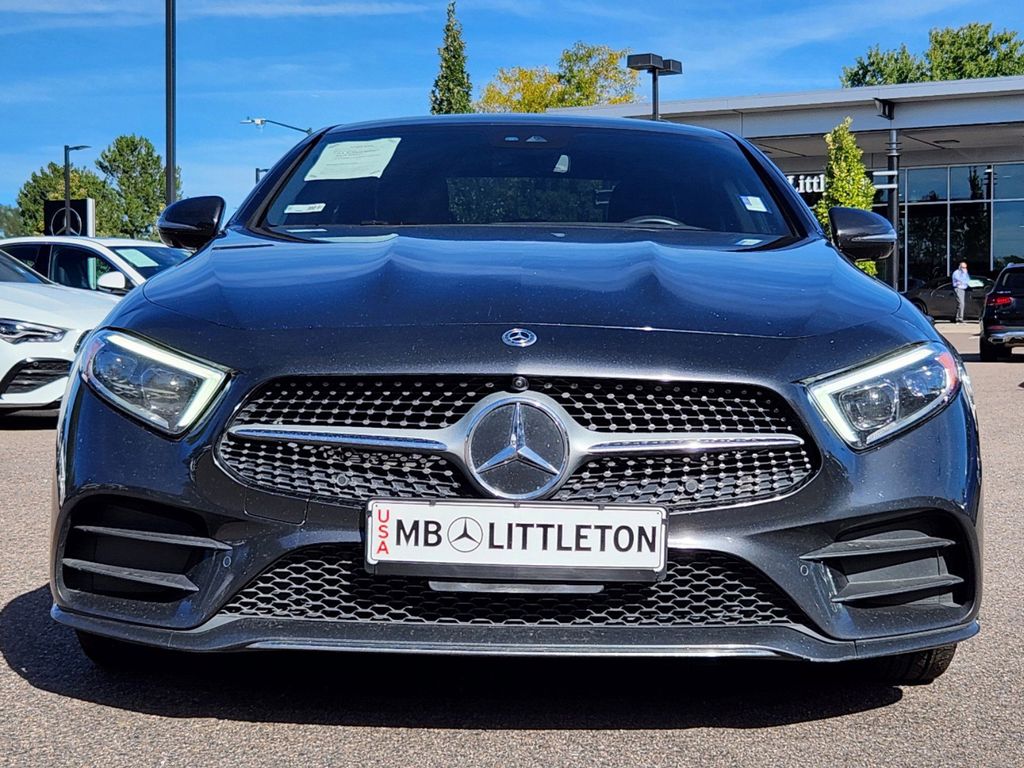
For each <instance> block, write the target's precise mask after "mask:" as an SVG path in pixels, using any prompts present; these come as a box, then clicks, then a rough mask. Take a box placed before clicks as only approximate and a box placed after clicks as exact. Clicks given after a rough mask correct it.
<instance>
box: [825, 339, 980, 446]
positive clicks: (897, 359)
mask: <svg viewBox="0 0 1024 768" xmlns="http://www.w3.org/2000/svg"><path fill="white" fill-rule="evenodd" d="M959 386H960V366H959V365H958V364H957V361H956V359H955V358H954V357H953V355H952V354H951V353H950V351H949V350H948V349H946V347H945V346H943V345H942V344H938V343H930V344H921V345H919V346H915V347H912V348H910V349H904V350H902V351H900V352H897V353H895V354H893V355H890V356H888V357H885V358H883V359H881V360H877V361H875V362H872V363H868V364H867V365H864V366H862V367H860V368H856V369H854V370H852V371H845V372H843V373H839V374H831V375H828V376H825V377H821V378H818V379H815V380H813V381H811V382H810V383H809V387H808V389H809V390H810V394H811V398H812V399H813V401H814V403H815V405H816V406H817V407H818V409H819V410H820V411H821V414H822V415H823V416H824V417H825V420H826V421H827V422H828V423H829V424H830V425H831V426H832V428H833V429H834V430H835V431H836V432H838V433H839V436H840V437H842V438H843V440H845V441H846V442H847V443H849V444H850V445H851V446H853V447H854V448H866V447H868V446H870V445H874V444H875V443H878V442H879V441H881V440H884V439H885V438H887V437H890V436H891V435H894V434H896V433H897V432H900V431H902V430H904V429H907V428H908V427H910V426H912V425H913V424H916V423H917V422H919V421H921V420H922V419H924V418H926V417H927V416H928V415H929V414H931V413H934V412H935V411H936V410H938V409H939V408H941V407H942V406H943V405H945V404H946V403H948V402H949V401H950V400H952V399H953V396H954V395H956V392H957V390H958V388H959Z"/></svg>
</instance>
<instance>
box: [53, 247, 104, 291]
mask: <svg viewBox="0 0 1024 768" xmlns="http://www.w3.org/2000/svg"><path fill="white" fill-rule="evenodd" d="M113 269H114V268H113V267H112V266H111V265H110V263H109V262H107V260H106V259H104V258H103V257H102V256H100V255H99V254H98V253H95V252H93V251H90V250H87V249H86V248H79V247H78V246H75V245H55V246H53V254H52V255H51V257H50V279H51V280H53V281H54V282H55V283H60V284H61V285H66V286H68V287H69V288H85V289H87V290H93V291H94V290H96V281H97V280H98V279H99V277H100V275H103V274H106V273H107V272H110V271H112V270H113Z"/></svg>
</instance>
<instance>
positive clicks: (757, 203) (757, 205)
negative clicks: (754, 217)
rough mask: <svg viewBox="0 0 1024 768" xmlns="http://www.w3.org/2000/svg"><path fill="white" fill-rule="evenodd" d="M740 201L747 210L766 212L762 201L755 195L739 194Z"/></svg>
mask: <svg viewBox="0 0 1024 768" xmlns="http://www.w3.org/2000/svg"><path fill="white" fill-rule="evenodd" d="M740 202H742V203H743V206H744V207H745V208H746V209H747V210H748V211H756V212H758V213H768V209H767V208H766V207H765V204H764V201H763V200H761V198H760V197H757V196H756V195H740Z"/></svg>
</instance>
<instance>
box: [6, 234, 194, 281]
mask: <svg viewBox="0 0 1024 768" xmlns="http://www.w3.org/2000/svg"><path fill="white" fill-rule="evenodd" d="M0 250H3V251H5V252H6V253H8V254H10V255H11V256H13V257H14V258H16V259H17V260H18V261H20V262H21V263H22V264H24V265H25V266H27V267H29V268H31V269H33V270H35V271H36V272H38V273H39V274H40V275H42V276H43V277H45V278H48V279H49V280H52V281H53V282H55V283H57V284H58V285H64V286H67V287H68V288H80V289H85V290H91V291H97V290H99V291H106V292H108V293H115V294H124V293H127V292H128V291H130V290H131V289H132V288H134V287H135V286H137V285H141V284H142V283H144V282H145V281H146V280H147V279H149V278H150V277H152V276H153V275H155V274H156V273H157V272H160V271H162V270H164V269H167V268H168V267H173V266H174V265H175V264H177V263H179V262H180V261H182V260H183V259H185V257H186V256H188V251H184V250H182V249H180V248H168V247H167V246H166V245H163V244H162V243H155V242H153V241H151V240H126V239H121V238H113V237H111V238H96V237H60V236H49V235H47V236H42V237H40V236H34V237H11V238H7V239H6V240H0Z"/></svg>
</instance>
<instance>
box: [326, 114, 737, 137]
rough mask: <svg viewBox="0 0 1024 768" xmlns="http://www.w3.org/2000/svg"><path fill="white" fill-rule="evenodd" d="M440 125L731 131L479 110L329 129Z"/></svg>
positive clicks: (703, 133) (699, 132)
mask: <svg viewBox="0 0 1024 768" xmlns="http://www.w3.org/2000/svg"><path fill="white" fill-rule="evenodd" d="M414 125H426V126H431V125H432V126H440V125H509V126H512V125H536V126H550V127H557V126H562V127H569V128H606V129H615V130H622V131H644V132H649V133H670V134H677V135H678V134H683V135H688V136H703V137H717V138H725V137H727V136H728V135H729V134H727V133H725V132H724V131H717V130H714V129H712V128H700V127H698V126H695V125H684V124H682V123H669V122H665V121H661V120H638V119H636V118H629V117H583V116H577V115H552V114H547V113H545V114H536V115H524V114H509V113H504V112H503V113H498V114H475V115H428V116H421V117H400V118H395V119H391V120H371V121H367V122H361V123H343V124H341V125H335V126H332V127H330V128H328V129H327V133H331V134H333V133H344V132H346V131H351V130H361V129H364V128H385V127H397V126H414Z"/></svg>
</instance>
